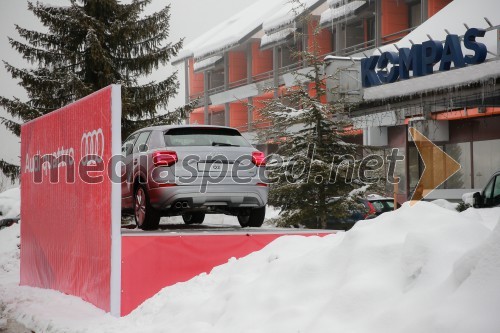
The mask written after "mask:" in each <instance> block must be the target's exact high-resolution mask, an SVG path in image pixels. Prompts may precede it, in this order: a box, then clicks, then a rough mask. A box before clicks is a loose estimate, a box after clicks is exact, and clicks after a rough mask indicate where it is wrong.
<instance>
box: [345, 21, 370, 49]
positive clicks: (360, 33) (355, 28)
mask: <svg viewBox="0 0 500 333" xmlns="http://www.w3.org/2000/svg"><path fill="white" fill-rule="evenodd" d="M345 29H346V30H345V41H346V42H345V44H346V48H348V47H351V46H355V45H360V44H363V42H364V41H365V40H364V39H365V38H364V37H365V32H364V25H363V21H358V22H356V23H353V24H349V25H348V26H346V28H345Z"/></svg>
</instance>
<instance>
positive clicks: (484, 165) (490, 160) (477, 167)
mask: <svg viewBox="0 0 500 333" xmlns="http://www.w3.org/2000/svg"><path fill="white" fill-rule="evenodd" d="M499 147H500V140H486V141H476V142H474V143H473V147H472V148H473V162H474V188H477V189H479V188H483V187H484V186H485V185H486V183H487V182H488V180H489V179H490V177H491V175H493V174H494V173H495V172H496V171H498V170H499V169H500V154H499V153H498V151H499Z"/></svg>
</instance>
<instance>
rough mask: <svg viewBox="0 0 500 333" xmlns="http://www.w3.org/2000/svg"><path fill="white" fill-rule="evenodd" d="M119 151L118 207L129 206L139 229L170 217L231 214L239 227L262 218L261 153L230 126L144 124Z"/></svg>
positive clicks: (190, 219)
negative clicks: (122, 162) (119, 181)
mask: <svg viewBox="0 0 500 333" xmlns="http://www.w3.org/2000/svg"><path fill="white" fill-rule="evenodd" d="M122 155H123V158H124V165H123V169H124V170H122V210H124V211H126V210H132V211H133V213H134V217H135V222H136V224H137V226H138V227H139V228H141V229H144V230H151V229H156V228H158V225H159V220H160V217H161V216H176V215H181V216H182V218H183V220H184V222H185V223H186V224H200V223H202V222H203V220H204V218H205V214H220V213H222V214H229V215H235V216H237V217H238V221H239V223H240V225H241V226H242V227H260V226H261V225H262V223H263V221H264V216H265V212H266V207H265V206H266V203H267V196H268V187H267V184H266V183H264V182H263V181H262V180H261V178H262V177H260V176H262V173H263V171H264V170H265V156H264V154H263V153H262V152H260V151H258V150H256V149H255V148H254V147H253V146H252V145H251V144H250V143H249V142H248V141H247V140H246V139H245V138H244V137H243V136H242V135H241V134H240V133H239V132H238V131H237V130H236V129H234V128H230V127H222V126H189V125H177V126H157V127H148V128H144V129H141V130H139V131H137V132H135V133H133V134H131V135H130V136H129V137H128V138H127V139H126V140H125V142H124V144H123V146H122ZM235 170H236V171H235ZM235 172H236V173H235ZM221 174H223V175H224V177H221V176H220V175H221ZM242 179H243V180H244V182H242V181H241V180H242Z"/></svg>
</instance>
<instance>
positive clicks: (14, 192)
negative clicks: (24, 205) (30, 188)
mask: <svg viewBox="0 0 500 333" xmlns="http://www.w3.org/2000/svg"><path fill="white" fill-rule="evenodd" d="M20 211H21V191H20V189H19V187H15V188H11V189H10V190H7V191H5V192H2V193H0V213H2V217H0V218H9V217H16V216H17V215H19V212H20Z"/></svg>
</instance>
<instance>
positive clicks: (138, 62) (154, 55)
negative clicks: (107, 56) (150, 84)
mask: <svg viewBox="0 0 500 333" xmlns="http://www.w3.org/2000/svg"><path fill="white" fill-rule="evenodd" d="M181 48H182V41H179V42H177V43H175V44H171V43H169V44H167V45H166V46H165V47H162V48H160V49H158V50H156V51H153V52H149V53H146V54H142V55H139V56H137V57H129V58H121V57H116V58H115V59H116V60H117V61H118V63H119V64H120V66H121V67H122V68H127V69H128V70H129V71H132V72H141V73H143V74H144V73H146V74H150V73H151V72H152V70H153V69H158V66H159V65H160V64H162V65H165V64H167V63H168V62H169V61H170V59H171V58H172V57H174V56H176V55H177V53H178V52H179V50H180V49H181Z"/></svg>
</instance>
